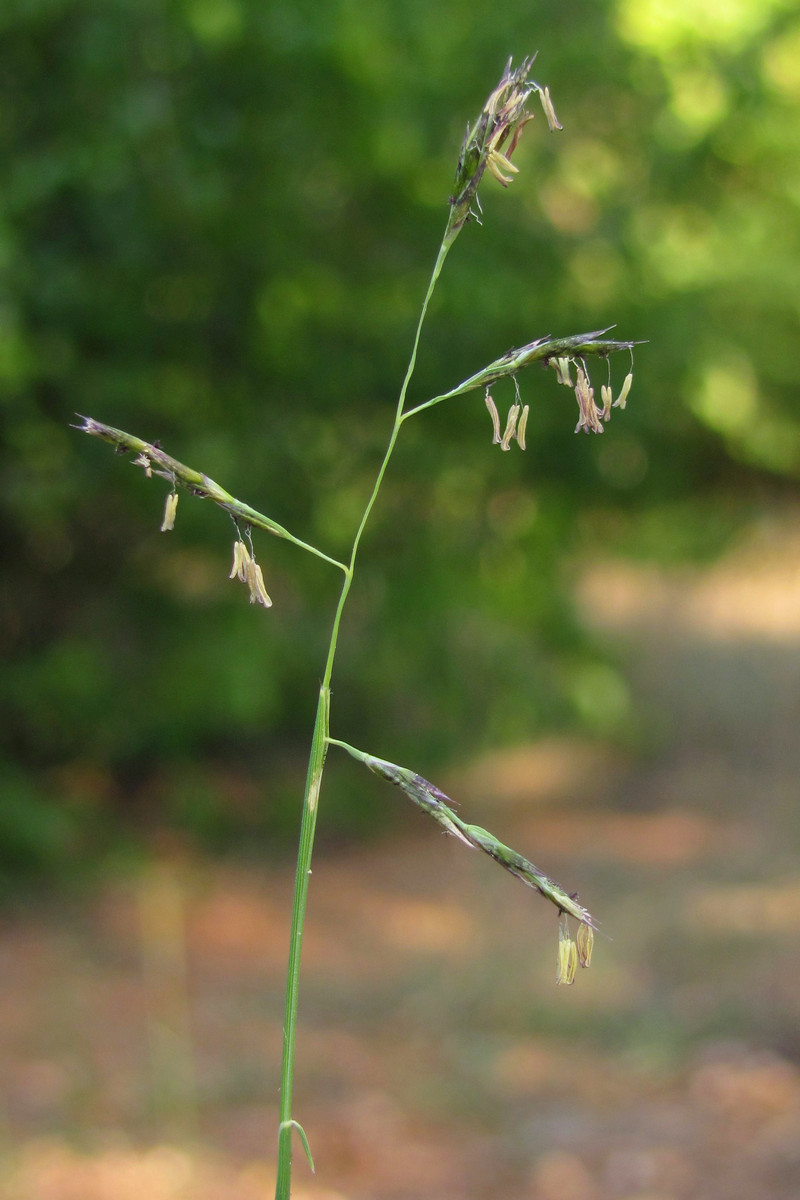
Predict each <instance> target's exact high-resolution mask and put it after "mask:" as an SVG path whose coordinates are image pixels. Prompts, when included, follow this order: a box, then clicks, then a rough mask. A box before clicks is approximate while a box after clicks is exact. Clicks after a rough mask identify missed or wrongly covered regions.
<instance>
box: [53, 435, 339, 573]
mask: <svg viewBox="0 0 800 1200" xmlns="http://www.w3.org/2000/svg"><path fill="white" fill-rule="evenodd" d="M81 420H82V421H83V425H78V426H76V428H77V429H80V430H81V432H82V433H89V434H91V435H92V436H93V437H98V438H101V439H102V440H103V441H104V442H110V443H111V444H112V446H115V447H116V448H117V450H118V451H119V452H124V451H126V450H129V451H131V453H133V454H137V455H138V456H139V457H138V459H137V462H138V464H139V465H140V466H142V467H144V468H145V470H147V471H148V472H149V473H151V474H154V475H160V476H161V478H162V479H166V480H168V481H169V482H170V483H172V484H173V485H174V486H175V487H182V488H185V490H186V491H187V492H191V494H192V495H193V496H199V497H200V499H202V500H213V501H214V503H215V504H217V505H218V506H219V507H220V508H222V509H224V510H225V512H227V513H229V514H230V515H231V516H232V517H235V518H236V520H237V521H242V522H244V523H245V524H247V525H252V527H253V528H254V529H264V530H266V532H267V533H272V534H274V535H275V537H279V538H285V539H286V541H287V542H292V544H293V545H295V546H297V547H299V549H300V550H305V551H307V553H308V554H313V555H314V556H315V557H316V558H321V559H322V560H323V562H326V563H330V565H331V566H332V567H338V568H339V570H340V571H344V573H345V575H346V574H347V567H346V566H345V564H344V563H342V562H339V561H338V559H335V558H331V557H330V555H328V554H325V553H323V551H322V550H318V549H317V547H316V546H312V545H310V543H309V542H304V541H303V540H302V538H299V537H295V535H294V534H293V533H290V532H289V530H288V529H284V527H283V526H282V525H279V524H278V522H277V521H273V520H272V518H271V517H265V516H264V514H263V513H260V512H258V511H257V510H256V509H255V508H251V507H250V505H249V504H243V503H242V501H241V500H237V499H236V497H235V496H232V495H231V494H230V492H226V491H225V489H224V488H222V487H220V486H219V484H218V483H215V482H214V480H213V479H211V478H209V476H208V475H204V474H203V473H202V472H201V471H195V470H194V468H193V467H187V466H186V464H185V463H182V462H179V461H178V459H177V458H173V457H172V455H170V454H165V453H164V451H163V450H162V449H161V447H160V446H156V445H154V444H153V443H152V442H145V441H143V440H142V439H141V438H138V437H134V435H133V434H132V433H126V432H125V431H124V430H123V429H115V428H114V427H113V425H104V424H103V423H102V421H95V420H94V418H93V417H81Z"/></svg>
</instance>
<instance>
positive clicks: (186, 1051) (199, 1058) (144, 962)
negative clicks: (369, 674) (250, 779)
mask: <svg viewBox="0 0 800 1200" xmlns="http://www.w3.org/2000/svg"><path fill="white" fill-rule="evenodd" d="M792 528H793V526H792V523H790V522H787V521H786V520H781V521H776V522H775V523H770V522H769V521H765V522H764V523H763V524H762V525H761V526H759V527H758V528H755V529H753V530H751V531H750V532H749V534H748V536H747V538H745V539H744V540H743V541H742V544H741V545H740V546H739V547H738V548H737V549H735V550H734V551H732V552H731V553H730V554H729V555H728V557H727V558H726V559H725V560H724V561H723V562H722V563H720V564H718V565H717V566H715V567H713V568H711V569H708V570H706V571H703V572H700V571H689V570H683V571H682V572H681V573H680V574H675V575H669V574H665V573H664V572H663V571H656V570H650V569H646V568H634V567H632V566H630V565H629V564H627V565H620V564H614V563H599V564H596V565H595V566H594V567H593V568H591V569H589V570H582V571H581V572H580V573H579V578H578V580H577V583H576V586H577V588H578V592H579V596H580V598H581V603H582V606H583V609H584V611H585V614H586V617H587V620H589V621H590V622H591V623H593V624H594V625H595V626H596V627H597V628H598V629H599V630H600V631H601V633H602V635H603V636H604V637H607V638H608V639H609V641H610V642H611V643H613V645H614V646H616V647H617V649H618V650H619V651H620V652H621V653H622V654H623V655H624V658H625V661H626V664H627V677H628V679H629V682H630V687H631V697H632V701H631V703H632V709H633V713H634V720H635V721H636V722H637V723H638V724H639V725H640V726H641V727H642V728H643V729H647V728H649V727H652V728H653V729H658V730H660V731H662V732H661V733H660V736H659V740H658V741H656V740H655V738H652V739H651V744H650V749H649V752H648V754H647V755H646V756H637V757H636V758H631V759H630V760H627V759H626V758H625V757H624V756H622V755H621V754H619V753H612V752H611V751H610V750H608V749H607V748H606V747H604V746H602V745H597V744H588V743H583V742H571V741H564V742H553V743H548V744H540V745H532V746H527V747H520V748H519V749H518V750H516V751H513V752H510V753H505V754H503V755H499V756H497V758H496V759H494V760H492V761H485V762H479V763H475V764H473V766H472V767H471V768H470V770H469V771H460V772H458V773H455V772H454V773H453V774H452V776H451V777H450V778H449V779H443V780H441V781H439V782H441V784H442V786H444V787H445V788H449V789H450V790H451V791H452V794H453V795H454V796H455V797H457V798H458V799H460V801H461V802H462V805H463V811H464V813H465V815H467V816H468V817H469V818H470V819H472V820H475V821H477V822H479V823H481V824H485V825H486V826H488V827H489V828H490V829H492V830H493V832H495V833H496V834H497V835H498V836H499V837H501V838H502V839H503V840H504V841H506V842H508V843H509V844H511V845H513V846H515V847H516V848H518V849H519V850H521V851H522V852H523V853H525V854H528V855H529V856H530V857H531V858H532V859H533V860H534V861H535V862H536V863H537V864H538V865H540V866H541V867H542V868H543V869H544V870H546V871H547V872H548V873H551V874H552V875H553V876H554V877H555V878H557V879H558V880H559V881H560V882H562V883H563V884H564V885H565V886H567V887H569V888H573V887H578V886H579V887H580V892H581V898H582V900H583V901H584V903H586V904H587V905H588V906H589V907H590V908H591V909H592V910H593V911H594V912H596V913H597V914H598V916H599V917H600V919H601V921H602V925H603V929H604V930H605V931H607V932H608V934H609V937H608V938H605V937H600V938H598V940H597V943H596V947H595V961H594V963H593V965H592V968H591V970H590V971H588V972H581V974H580V977H579V978H578V980H577V982H576V985H575V986H574V987H573V988H556V987H555V986H554V968H555V947H556V921H555V914H554V912H553V911H552V910H551V909H550V908H549V906H548V905H547V904H546V903H545V902H544V901H541V900H539V899H538V898H537V897H536V896H535V895H534V894H533V893H531V892H529V891H527V890H526V889H524V888H522V887H520V886H518V885H516V884H515V882H514V881H513V880H511V879H509V878H508V876H506V875H505V874H504V873H503V872H501V871H499V870H496V869H495V868H494V867H493V865H492V864H491V863H489V862H488V860H487V859H486V858H485V857H484V856H479V855H474V854H469V853H468V852H467V851H466V850H465V849H464V847H462V846H460V845H458V844H456V843H455V842H453V841H451V840H448V839H445V838H444V837H442V836H441V835H440V834H439V833H438V832H437V831H436V829H435V828H434V827H432V826H431V825H430V823H429V822H426V820H425V819H424V817H422V816H421V815H420V814H418V813H416V812H415V811H413V810H409V812H408V819H407V821H406V822H404V823H403V825H402V826H401V829H402V832H401V833H399V834H395V835H393V836H392V837H391V838H386V839H385V840H383V841H379V842H377V843H375V844H372V845H370V846H368V847H360V848H359V849H357V850H344V851H338V852H336V853H334V852H329V853H327V854H326V853H323V854H320V855H319V856H318V858H317V861H316V864H315V867H314V877H313V880H312V889H311V903H310V913H309V926H308V931H307V936H306V942H305V948H304V982H303V993H302V1003H301V1019H302V1028H301V1034H300V1039H299V1063H298V1078H297V1083H296V1091H295V1115H296V1116H297V1117H298V1119H300V1120H301V1121H302V1123H303V1124H304V1126H305V1128H306V1130H307V1132H308V1136H309V1139H310V1142H311V1146H312V1149H313V1152H314V1154H315V1157H316V1162H317V1175H316V1177H312V1176H311V1174H310V1172H309V1171H308V1168H307V1166H306V1164H305V1161H304V1158H303V1154H302V1150H301V1149H300V1147H299V1145H298V1148H297V1153H296V1166H295V1180H296V1182H295V1192H294V1195H295V1196H296V1197H297V1200H342V1198H344V1200H362V1198H363V1200H367V1198H370V1200H412V1198H417V1197H420V1196H427V1197H434V1198H436V1200H483V1198H488V1197H496V1196H503V1197H504V1200H760V1198H764V1200H766V1198H767V1197H769V1198H770V1200H789V1198H790V1197H791V1198H795V1197H797V1196H798V1195H800V1070H799V1069H798V1058H799V1057H800V1026H799V1024H798V1015H799V1011H800V998H799V989H798V979H799V978H800V938H798V929H799V928H800V818H798V815H797V782H796V781H797V777H798V766H799V765H800V741H799V740H798V733H797V731H798V718H799V717H800V536H798V535H797V534H796V533H793V532H792ZM664 730H666V733H664V732H663V731H664ZM390 799H394V797H393V796H390ZM376 802H380V801H376ZM291 881H292V871H291V868H290V867H288V866H287V867H285V868H283V869H281V870H280V871H274V872H268V871H266V870H264V871H256V870H255V869H247V868H244V867H220V866H211V865H208V864H205V863H203V862H198V861H191V860H189V859H185V858H184V859H179V858H177V857H175V858H173V857H170V856H165V857H164V859H163V861H161V862H157V863H155V864H154V865H153V866H152V868H151V869H149V870H148V871H147V872H146V873H145V874H143V875H141V876H139V877H138V878H135V879H121V880H120V881H119V882H118V883H114V884H111V885H109V886H108V887H107V888H106V889H105V890H104V891H103V893H102V894H101V895H98V896H96V897H94V898H92V899H87V900H86V901H85V902H84V903H83V904H77V903H72V904H70V905H68V906H63V905H62V906H60V907H59V908H58V909H55V910H53V911H50V910H47V909H40V910H39V911H38V912H36V913H34V914H29V915H26V916H22V915H17V916H6V917H5V918H4V920H3V924H2V928H1V929H0V976H1V977H2V981H3V986H2V989H0V1054H1V1055H2V1061H3V1073H2V1077H3V1085H2V1111H0V1140H2V1142H3V1149H4V1155H3V1158H2V1163H3V1166H2V1169H1V1170H0V1197H2V1200H128V1198H133V1197H136V1198H137V1200H138V1198H140V1197H147V1198H148V1200H188V1198H189V1197H191V1198H192V1200H222V1198H223V1197H224V1200H256V1198H259V1200H261V1198H262V1197H264V1196H269V1195H271V1191H272V1186H273V1183H272V1181H273V1177H274V1144H275V1127H276V1120H277V1117H276V1111H277V1107H276V1106H277V1080H278V1071H279V1056H280V1043H281V1027H282V1004H283V995H282V993H283V974H284V968H285V958H286V951H287V945H286V937H287V932H286V931H287V924H288V918H289V911H290V901H291Z"/></svg>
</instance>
